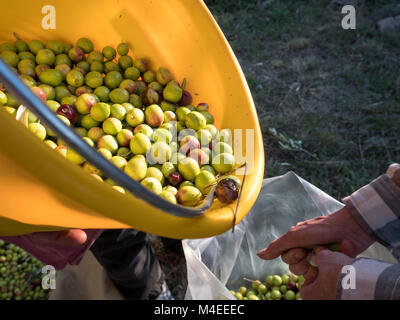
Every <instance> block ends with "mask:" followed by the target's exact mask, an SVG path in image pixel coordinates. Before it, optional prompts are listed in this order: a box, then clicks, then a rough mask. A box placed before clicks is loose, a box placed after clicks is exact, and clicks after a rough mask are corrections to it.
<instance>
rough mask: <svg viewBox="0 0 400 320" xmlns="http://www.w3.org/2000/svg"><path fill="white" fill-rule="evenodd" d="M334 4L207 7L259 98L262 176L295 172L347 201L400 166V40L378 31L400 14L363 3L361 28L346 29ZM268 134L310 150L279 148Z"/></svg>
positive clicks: (224, 2)
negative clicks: (382, 22)
mask: <svg viewBox="0 0 400 320" xmlns="http://www.w3.org/2000/svg"><path fill="white" fill-rule="evenodd" d="M330 2H331V1H320V0H310V1H307V2H304V1H300V0H286V1H278V0H275V1H254V0H253V1H244V0H243V1H229V0H213V1H211V0H209V1H206V3H207V5H208V7H209V8H210V10H211V12H212V13H213V15H214V17H215V18H216V20H217V22H218V24H219V25H220V27H221V28H222V30H223V32H224V33H225V36H226V37H227V39H228V41H229V42H230V44H231V46H232V48H233V50H234V52H235V54H236V55H237V58H238V60H239V62H240V64H241V66H242V68H243V71H244V73H245V75H246V78H247V81H248V83H249V86H250V89H251V91H252V94H253V97H254V100H255V103H256V107H257V112H258V116H259V120H260V124H261V127H262V130H263V137H264V147H265V155H266V159H265V160H266V167H265V177H271V176H276V175H281V174H284V173H285V172H287V171H289V170H293V171H294V172H296V173H297V174H298V175H300V176H301V177H303V178H304V179H306V180H308V181H309V182H311V183H313V184H314V185H316V186H317V187H319V188H321V189H322V190H324V191H325V192H327V193H329V194H331V195H332V196H333V197H335V198H337V199H340V198H342V197H343V196H345V195H347V194H349V193H351V192H352V191H354V190H356V189H358V188H359V187H361V186H363V185H365V184H366V183H368V182H370V181H371V180H372V179H374V178H376V177H377V176H378V175H380V174H382V173H384V172H385V170H386V168H387V167H388V165H389V164H390V163H392V162H399V161H400V143H399V140H398V139H399V136H398V134H399V128H400V101H399V99H400V77H399V70H400V36H399V35H382V34H381V33H380V32H379V31H378V30H377V28H376V22H377V21H379V19H382V18H385V17H388V16H394V15H398V14H400V7H399V6H398V4H397V1H394V0H392V1H391V0H387V1H372V0H364V1H361V0H360V1H358V4H357V5H356V11H357V29H356V30H343V29H342V28H341V19H342V15H341V12H340V9H337V8H336V9H334V8H333V7H331V6H330V5H329V3H330ZM299 38H304V39H307V44H306V45H304V46H303V47H301V48H299V47H298V46H296V45H295V44H294V42H293V39H299ZM296 48H297V49H296ZM269 128H276V130H277V132H278V133H281V134H283V135H284V136H286V137H287V138H292V139H293V140H301V142H302V147H303V149H305V150H306V151H290V150H289V151H287V150H286V151H284V150H282V148H280V146H279V144H278V142H277V140H276V139H274V138H273V137H272V136H271V135H269V134H268V129H269Z"/></svg>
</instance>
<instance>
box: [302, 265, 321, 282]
mask: <svg viewBox="0 0 400 320" xmlns="http://www.w3.org/2000/svg"><path fill="white" fill-rule="evenodd" d="M317 277H318V268H316V267H313V266H310V268H309V269H308V271H307V272H306V273H305V274H304V278H305V279H306V280H305V281H304V283H303V286H307V285H309V284H311V283H313V282H314V281H315V280H316V279H317Z"/></svg>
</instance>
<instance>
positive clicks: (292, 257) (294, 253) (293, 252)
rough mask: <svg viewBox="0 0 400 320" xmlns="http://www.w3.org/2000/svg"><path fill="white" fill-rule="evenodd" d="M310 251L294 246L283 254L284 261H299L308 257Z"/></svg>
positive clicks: (290, 262) (291, 262) (293, 262)
mask: <svg viewBox="0 0 400 320" xmlns="http://www.w3.org/2000/svg"><path fill="white" fill-rule="evenodd" d="M307 254H308V251H307V250H306V249H303V248H294V249H290V250H289V251H286V252H284V253H283V254H282V257H281V258H282V260H283V262H285V263H287V264H295V263H299V262H300V261H301V260H303V259H305V258H306V257H307Z"/></svg>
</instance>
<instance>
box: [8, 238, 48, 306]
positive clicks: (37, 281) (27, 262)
mask: <svg viewBox="0 0 400 320" xmlns="http://www.w3.org/2000/svg"><path fill="white" fill-rule="evenodd" d="M42 267H43V264H42V263H41V262H40V261H39V260H37V259H36V258H34V257H32V256H31V255H29V254H28V253H27V252H26V251H24V250H22V249H21V248H19V247H17V246H15V245H13V244H10V243H6V242H4V241H3V240H0V299H1V300H47V299H48V297H49V290H44V289H43V288H42V285H41V282H42V280H41V276H42V273H41V269H42Z"/></svg>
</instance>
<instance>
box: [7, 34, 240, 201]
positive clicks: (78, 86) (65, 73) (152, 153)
mask: <svg viewBox="0 0 400 320" xmlns="http://www.w3.org/2000/svg"><path fill="white" fill-rule="evenodd" d="M129 51H130V48H129V46H128V45H127V44H126V43H120V44H119V45H118V46H117V48H116V49H114V48H113V47H111V46H106V47H104V48H103V49H102V50H101V51H98V50H95V48H94V45H93V43H92V41H91V40H89V39H87V38H80V39H79V40H78V41H77V42H76V43H75V46H72V45H71V44H68V43H64V42H61V41H58V40H50V41H47V43H43V42H42V41H40V40H32V41H29V42H25V41H23V40H20V39H18V40H17V41H15V42H6V43H3V44H1V45H0V57H1V58H2V59H3V60H4V61H5V62H6V63H8V64H9V65H10V66H11V67H12V68H13V69H14V70H15V71H16V72H17V73H18V74H19V76H20V77H21V79H22V80H23V81H24V82H25V83H26V84H27V85H28V86H29V87H31V88H32V90H33V91H34V92H35V93H36V95H37V96H38V97H40V98H41V99H42V100H43V101H45V102H46V104H47V106H48V107H49V108H50V109H51V110H53V111H54V112H55V113H56V114H57V117H58V118H59V119H60V120H62V121H63V122H64V123H65V124H66V125H67V126H73V127H74V130H75V131H76V132H77V133H78V134H79V135H80V136H81V137H82V139H83V140H85V141H86V142H87V143H88V144H89V145H90V146H91V147H93V148H96V149H97V151H98V152H99V153H100V154H101V155H103V156H104V157H106V158H107V159H108V160H110V161H111V162H112V163H113V164H114V165H115V166H117V167H118V168H119V169H121V170H123V171H124V172H125V173H126V174H128V175H129V176H130V177H132V178H133V179H135V180H137V181H139V182H140V183H141V184H142V185H143V186H145V187H147V188H149V189H150V190H151V191H153V192H154V193H156V194H157V195H159V196H160V197H163V198H164V199H166V200H168V201H170V202H172V203H179V204H182V205H185V206H196V205H197V204H198V203H199V202H200V201H201V200H202V199H204V198H205V196H206V195H207V193H209V191H210V190H211V186H212V185H213V184H216V183H218V182H219V181H220V178H221V177H224V176H226V177H224V178H227V179H229V181H230V182H229V183H223V184H221V185H220V188H219V191H218V195H217V198H218V199H219V200H220V201H222V202H225V203H230V202H232V201H234V200H236V198H237V190H238V189H239V188H240V180H239V179H238V178H237V177H236V176H233V175H230V173H232V171H233V170H234V169H235V168H236V163H235V157H234V155H233V151H232V134H231V131H230V130H229V129H222V130H218V129H217V128H216V127H215V126H214V117H213V116H212V114H211V113H210V112H209V105H208V104H207V103H199V104H197V106H194V105H192V101H193V100H192V95H191V94H190V93H189V92H188V91H187V90H185V87H186V79H184V80H183V81H182V83H181V84H179V83H178V82H177V81H175V80H174V79H173V77H172V74H171V72H170V71H169V70H168V69H167V68H163V67H160V68H158V70H152V69H151V63H150V61H149V60H148V59H146V58H137V59H135V60H134V59H133V58H132V57H131V56H129V55H128V53H129ZM0 106H3V108H5V109H6V110H7V111H8V112H9V113H10V114H12V115H16V113H17V109H18V107H19V106H20V103H18V101H17V100H16V99H15V98H14V97H12V95H10V94H9V93H7V92H4V90H3V91H1V90H0ZM28 128H29V130H30V131H32V133H33V134H35V135H36V136H37V137H38V138H39V139H41V140H43V141H44V142H45V143H46V144H47V145H48V146H49V147H50V148H52V149H54V150H55V151H56V152H58V153H59V154H60V155H62V156H64V157H65V158H67V159H68V160H70V161H71V162H73V163H75V164H77V165H80V166H82V167H83V169H84V170H86V171H88V172H89V173H90V174H91V175H92V176H93V177H94V178H96V179H97V180H99V181H104V182H106V183H108V184H110V185H111V186H112V187H113V188H114V189H115V190H116V191H119V192H121V193H125V190H124V189H123V188H122V187H120V186H117V185H116V184H115V182H114V181H112V180H111V179H109V178H108V177H105V176H104V175H103V174H102V172H100V171H99V170H98V169H97V168H95V167H94V166H93V165H91V164H90V163H88V162H86V160H85V159H84V158H82V157H81V156H80V155H79V154H78V153H76V152H75V151H74V150H72V149H71V148H69V147H68V146H67V145H66V144H65V143H64V142H63V141H62V140H61V139H59V138H57V137H56V135H55V134H54V133H53V132H52V131H51V130H50V129H48V128H46V127H45V126H44V125H43V124H41V123H40V121H39V120H38V119H37V117H36V116H35V115H34V114H33V113H31V112H29V113H28Z"/></svg>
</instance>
